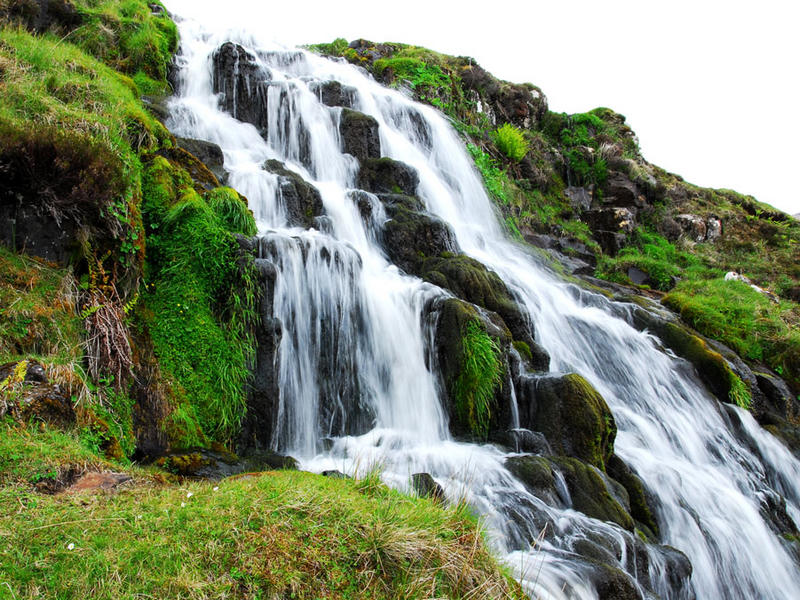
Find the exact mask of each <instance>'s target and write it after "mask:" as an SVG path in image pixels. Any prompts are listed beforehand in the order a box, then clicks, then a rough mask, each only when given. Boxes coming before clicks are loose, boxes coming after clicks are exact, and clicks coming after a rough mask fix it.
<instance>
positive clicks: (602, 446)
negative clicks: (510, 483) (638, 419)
mask: <svg viewBox="0 0 800 600" xmlns="http://www.w3.org/2000/svg"><path fill="white" fill-rule="evenodd" d="M517 391H518V393H517V399H518V403H519V413H520V425H521V426H522V427H525V428H527V429H531V430H532V431H541V432H542V433H543V434H544V435H545V437H546V438H547V441H548V442H550V445H551V446H552V448H553V450H554V451H555V452H557V453H558V454H562V455H565V456H573V457H575V458H578V459H580V460H583V461H585V462H587V463H589V464H592V465H594V466H596V467H597V468H599V469H602V470H605V468H606V464H607V463H608V461H609V459H610V458H611V456H612V455H613V454H614V438H615V437H616V434H617V426H616V423H615V422H614V416H613V415H612V414H611V410H610V409H609V408H608V404H606V401H605V400H604V399H603V397H602V396H601V395H600V394H599V393H598V392H597V390H595V389H594V387H593V386H592V384H590V383H589V382H588V381H586V379H584V378H583V377H581V376H580V375H577V374H575V373H570V374H568V375H563V376H562V375H556V376H544V377H534V378H530V379H526V380H525V381H524V382H523V385H522V386H520V389H519V390H517Z"/></svg>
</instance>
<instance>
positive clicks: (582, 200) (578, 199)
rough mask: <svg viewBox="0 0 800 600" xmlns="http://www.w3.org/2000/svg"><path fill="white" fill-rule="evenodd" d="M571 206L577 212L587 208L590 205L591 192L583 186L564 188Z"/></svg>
mask: <svg viewBox="0 0 800 600" xmlns="http://www.w3.org/2000/svg"><path fill="white" fill-rule="evenodd" d="M564 194H566V196H567V198H568V199H569V203H570V204H571V205H572V208H573V209H574V210H576V211H577V212H583V211H585V210H589V209H590V208H591V207H592V194H591V192H590V191H589V190H587V189H586V188H584V187H574V186H570V187H568V188H567V189H565V190H564Z"/></svg>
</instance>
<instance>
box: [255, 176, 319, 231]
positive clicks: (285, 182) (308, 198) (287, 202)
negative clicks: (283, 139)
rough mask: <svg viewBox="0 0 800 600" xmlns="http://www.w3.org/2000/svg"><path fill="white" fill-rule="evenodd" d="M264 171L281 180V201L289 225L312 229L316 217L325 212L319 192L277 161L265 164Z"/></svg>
mask: <svg viewBox="0 0 800 600" xmlns="http://www.w3.org/2000/svg"><path fill="white" fill-rule="evenodd" d="M264 169H265V170H267V171H269V172H270V173H274V174H275V175H277V176H278V177H279V179H280V187H279V193H280V199H281V201H282V202H283V204H284V206H285V207H286V216H287V218H288V221H289V225H292V226H295V227H304V228H306V229H308V228H310V227H312V226H313V225H314V217H316V216H319V215H321V214H322V213H323V212H324V207H323V205H322V196H321V195H320V193H319V190H318V189H317V188H315V187H314V186H313V185H311V184H310V183H307V182H306V181H305V180H304V179H303V178H302V177H300V175H298V174H297V173H295V172H294V171H289V170H288V169H286V168H285V167H284V165H283V163H281V162H279V161H277V160H268V161H267V162H265V163H264Z"/></svg>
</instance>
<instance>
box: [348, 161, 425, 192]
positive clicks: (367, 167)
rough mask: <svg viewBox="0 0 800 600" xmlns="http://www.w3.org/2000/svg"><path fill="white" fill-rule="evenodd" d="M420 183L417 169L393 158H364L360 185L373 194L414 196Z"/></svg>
mask: <svg viewBox="0 0 800 600" xmlns="http://www.w3.org/2000/svg"><path fill="white" fill-rule="evenodd" d="M418 185H419V175H418V174H417V171H416V169H414V168H413V167H411V166H409V165H407V164H405V163H403V162H400V161H397V160H392V159H391V158H386V157H384V158H372V159H367V160H364V161H362V163H361V169H360V171H359V172H358V187H360V188H361V189H363V190H366V191H368V192H372V193H373V194H405V195H407V196H414V195H416V193H417V186H418Z"/></svg>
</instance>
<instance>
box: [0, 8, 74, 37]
mask: <svg viewBox="0 0 800 600" xmlns="http://www.w3.org/2000/svg"><path fill="white" fill-rule="evenodd" d="M0 17H6V18H8V19H9V20H12V21H13V20H19V21H20V22H21V23H22V24H23V25H24V26H25V27H26V28H27V29H30V30H32V31H37V32H42V31H47V30H48V29H51V28H59V29H61V30H64V31H72V30H74V29H76V28H77V27H79V26H80V25H81V24H82V23H83V17H82V16H81V15H80V13H79V12H78V11H77V10H76V9H75V6H74V5H73V4H72V3H71V2H69V1H68V0H26V1H24V2H11V3H9V5H8V7H7V8H6V6H0Z"/></svg>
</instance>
